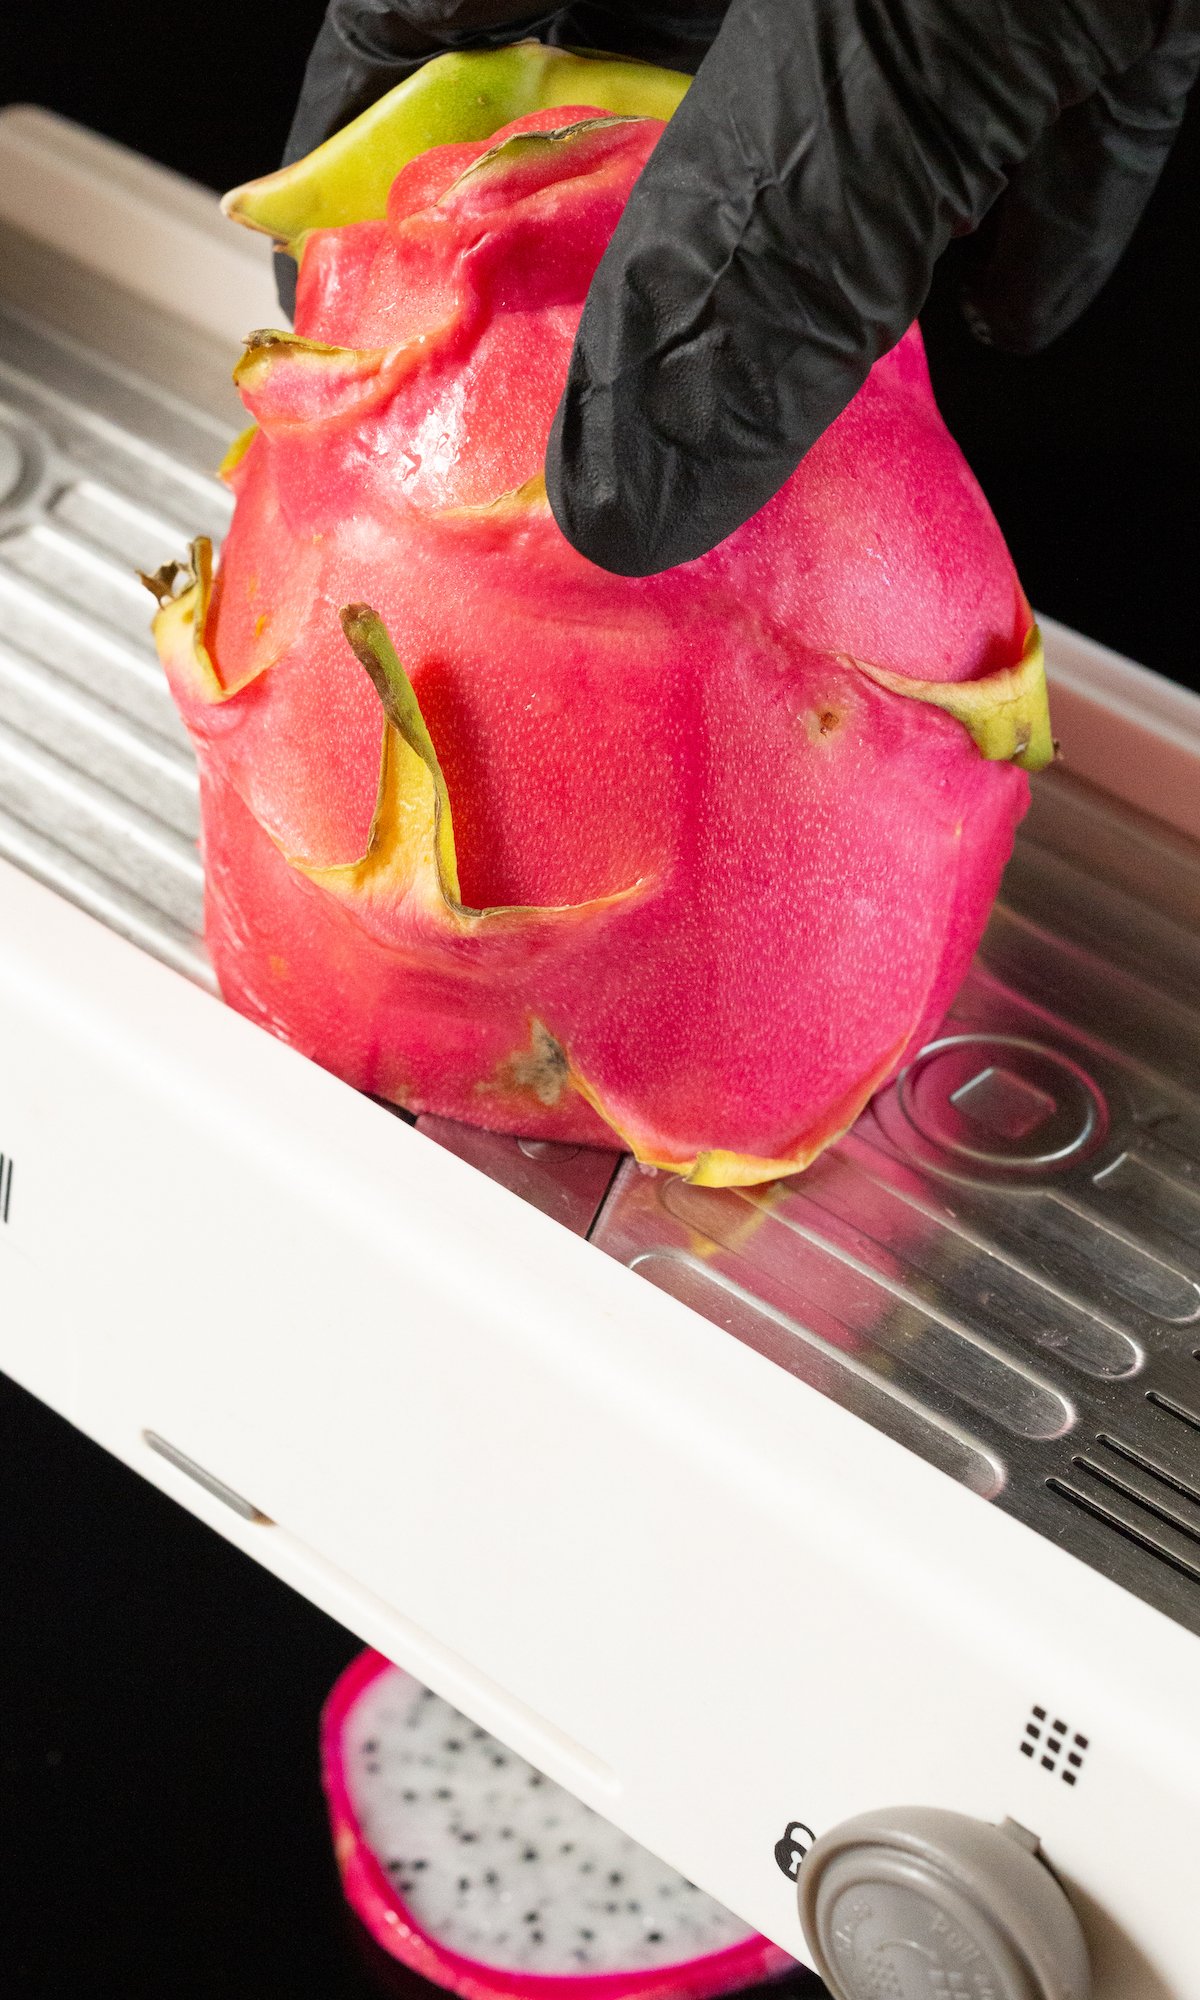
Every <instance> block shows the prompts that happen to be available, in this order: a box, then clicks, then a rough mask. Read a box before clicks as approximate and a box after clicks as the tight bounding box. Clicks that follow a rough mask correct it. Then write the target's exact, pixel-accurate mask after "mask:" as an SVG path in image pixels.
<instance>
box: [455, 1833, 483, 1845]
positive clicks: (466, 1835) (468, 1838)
mask: <svg viewBox="0 0 1200 2000" xmlns="http://www.w3.org/2000/svg"><path fill="white" fill-rule="evenodd" d="M458 1837H459V1839H460V1840H465V1841H467V1842H468V1843H469V1842H471V1841H472V1840H478V1838H479V1835H478V1834H477V1833H465V1832H464V1833H460V1834H459V1836H458Z"/></svg>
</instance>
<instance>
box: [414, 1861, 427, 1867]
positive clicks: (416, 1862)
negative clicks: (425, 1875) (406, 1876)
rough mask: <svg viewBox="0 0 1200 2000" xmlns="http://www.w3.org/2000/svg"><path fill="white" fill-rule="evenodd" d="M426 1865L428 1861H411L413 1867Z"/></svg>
mask: <svg viewBox="0 0 1200 2000" xmlns="http://www.w3.org/2000/svg"><path fill="white" fill-rule="evenodd" d="M428 1866H429V1863H428V1861H414V1862H413V1867H414V1868H428Z"/></svg>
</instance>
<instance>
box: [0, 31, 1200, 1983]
mask: <svg viewBox="0 0 1200 2000" xmlns="http://www.w3.org/2000/svg"><path fill="white" fill-rule="evenodd" d="M320 14H321V6H320V5H319V4H318V0H287V4H285V5H280V4H267V5H264V4H262V0H259V4H257V5H256V4H253V0H241V4H240V5H237V6H235V5H233V4H232V0H207V3H206V5H205V6H204V8H203V9H202V10H191V9H184V10H171V9H165V8H163V7H162V6H161V5H155V6H150V5H148V4H146V0H120V4H119V5H118V6H117V7H115V8H110V9H104V8H102V7H94V8H92V9H89V10H88V13H87V15H86V17H84V16H82V15H79V16H77V15H76V14H75V13H74V12H73V11H72V12H71V13H70V14H65V13H64V12H63V11H62V10H60V9H55V8H53V7H51V6H48V5H47V6H44V7H41V8H33V7H26V8H22V9H21V10H20V19H19V23H17V24H13V23H12V19H11V15H10V26H9V30H8V35H9V42H8V46H6V47H2V48H0V100H4V99H7V100H14V101H15V100H26V101H31V102H35V103H40V104H44V105H48V106H50V107H51V108H53V109H54V110H57V111H61V112H64V113H66V114H67V115H68V116H70V117H73V118H76V119H79V120H80V121H81V122H83V123H84V124H86V125H89V126H91V127H92V128H94V129H95V130H98V131H101V132H105V133H108V134H110V135H111V136H112V137H114V138H117V139H120V140H122V141H123V142H124V143H125V144H127V145H130V146H133V147H135V148H137V149H138V150H139V151H141V152H144V153H147V154H149V155H150V156H151V157H152V158H155V159H158V160H161V161H164V162H166V163H167V164H168V165H170V166H172V167H175V168H177V169H178V170H179V171H181V172H183V173H187V174H190V175H192V176H193V177H195V178H196V179H198V180H202V181H206V182H208V183H209V184H211V185H212V186H215V187H223V186H229V185H232V184H233V183H235V182H237V181H239V180H243V179H245V178H247V177H249V176H250V175H252V174H255V173H258V172H261V171H263V170H264V169H266V168H267V167H269V166H270V165H272V164H273V163H274V162H275V160H276V158H277V156H278V154H279V152H280V150H281V147H282V143H283V138H284V134H285V132H286V129H287V124H288V120H289V117H290V113H291V107H292V104H293V102H294V98H295V94H296V89H297V86H298V83H299V79H300V74H301V70H302V68H303V63H304V58H305V54H306V52H307V48H308V45H309V43H310V42H311V39H312V36H313V34H314V33H315V31H316V27H317V24H318V21H319V19H320ZM14 37H15V41H14ZM1198 168H1200V106H1197V107H1195V109H1194V110H1193V113H1192V115H1191V118H1190V120H1189V124H1188V127H1187V129H1186V131H1185V133H1184V136H1183V139H1182V140H1181V142H1180V144H1179V146H1178V147H1177V149H1176V153H1175V155H1174V156H1173V159H1172V161H1171V163H1170V166H1169V168H1168V172H1167V175H1166V177H1165V179H1164V182H1163V185H1162V187H1161V189H1160V191H1159V194H1158V195H1157V196H1156V198H1155V201H1154V203H1153V205H1152V207H1151V210H1150V212H1149V214H1148V215H1147V217H1146V219H1145V221H1144V223H1143V225H1142V228H1141V230H1140V231H1139V234H1138V237H1137V239H1136V241H1135V243H1134V245H1133V247H1132V249H1131V251H1130V253H1129V255H1128V256H1127V258H1126V260H1125V263H1124V265H1123V266H1122V268H1121V270H1120V272H1119V273H1118V275H1117V277H1116V278H1115V280H1114V281H1113V282H1112V283H1111V284H1110V286H1109V287H1108V289H1107V290H1106V292H1105V294H1104V295H1103V297H1102V298H1101V299H1100V300H1099V301H1098V302H1097V304H1096V305H1095V306H1094V307H1093V308H1092V310H1091V312H1090V313H1089V314H1088V315H1087V316H1086V318H1085V320H1084V321H1083V322H1082V323H1081V325H1080V326H1079V327H1078V328H1077V329H1076V330H1075V331H1073V332H1072V333H1071V334H1069V335H1068V336H1067V337H1066V338H1065V339H1064V340H1062V341H1061V342H1060V343H1059V344H1058V346H1057V347H1056V348H1054V349H1052V350H1051V351H1050V352H1049V353H1047V354H1046V355H1044V356H1040V357H1038V358H1036V359H1034V360H1030V361H1015V360H1009V359H1006V358H1005V357H1002V356H999V355H995V354H991V353H988V352H986V351H985V350H982V349H980V348H978V347H976V346H975V345H974V344H973V343H972V342H971V341H970V340H969V338H968V337H967V335H966V333H965V331H964V330H963V328H962V326H961V323H960V322H959V321H958V318H957V314H956V312H955V310H954V306H953V272H952V270H947V271H946V272H944V273H943V274H942V276H941V277H940V278H939V282H938V285H937V288H936V290H935V295H934V299H933V301H932V302H931V305H930V308H929V310H928V312H927V314H926V315H925V320H926V331H927V337H928V339H929V344H930V350H931V359H932V362H933V367H934V377H935V383H936V386H937V389H938V393H939V397H940V399H941V402H942V406H943V409H944V410H945V413H946V415H947V418H948V420H949V422H950V424H951V427H952V429H953V430H954V431H955V433H956V435H957V436H958V437H959V439H960V441H961V442H962V444H963V446H964V448H965V450H966V452H967V455H968V457H969V458H970V460H971V462H972V464H973V465H974V467H975V469H976V471H977V473H978V474H979V476H980V478H981V479H982V481H983V484H984V487H985V489H986V490H987V492H988V494H989V496H990V498H991V500H992V503H993V506H994V507H995V509H996V512H997V514H998V515H999V517H1000V520H1001V523H1002V525H1003V527H1004V529H1005V532H1006V534H1007V535H1008V538H1009V541H1010V543H1011V546H1012V548H1013V551H1014V554H1015V556H1016V559H1017V563H1018V566H1019V568H1020V570H1021V573H1022V576H1023V578H1024V581H1025V584H1026V587H1027V589H1028V591H1029V595H1030V597H1031V599H1032V600H1033V602H1034V603H1035V604H1036V605H1038V606H1039V608H1041V609H1042V610H1043V611H1046V612H1050V613H1052V614H1054V615H1055V616H1057V617H1060V618H1063V619H1065V620H1066V621H1067V622H1068V623H1071V624H1075V625H1078V626H1079V627H1080V628H1081V629H1082V630H1084V631H1087V632H1090V633H1092V634H1093V635H1095V636H1096V637H1098V638H1101V639H1103V640H1105V641H1106V642H1107V643H1108V644H1110V645H1113V646H1115V647H1117V648H1119V649H1121V650H1123V651H1126V652H1128V653H1130V654H1131V655H1133V657H1135V658H1137V659H1140V660H1142V661H1144V662H1145V663H1146V664H1148V665H1150V666H1154V667H1157V668H1159V669H1160V670H1161V671H1162V672H1164V673H1168V674H1171V675H1173V676H1174V677H1175V678H1177V679H1179V680H1183V681H1185V682H1188V683H1189V684H1191V685H1197V665H1196V614H1195V609H1194V602H1193V600H1194V595H1195V581H1196V573H1197V552H1196V541H1197V533H1196V530H1197V505H1196V500H1197V465H1198V461H1200V449H1198V447H1200V399H1198V395H1197V368H1196V359H1195V354H1194V347H1195V314H1194V309H1193V302H1192V298H1191V291H1190V284H1191V267H1192V264H1193V262H1194V259H1195V254H1196V241H1197V231H1196V212H1197V202H1196V192H1197V187H1198V183H1200V174H1198ZM163 1338H164V1339H169V1338H170V1325H169V1319H168V1320H167V1321H166V1322H165V1323H164V1326H163ZM402 1449H403V1436H402V1435H398V1437H397V1450H402ZM355 1650H356V1642H355V1641H354V1640H353V1639H352V1638H351V1637H350V1636H349V1634H347V1633H346V1632H344V1631H342V1630H341V1629H340V1628H339V1627H337V1626H336V1625H334V1624H333V1623H331V1622H330V1621H329V1620H328V1619H326V1618H324V1617H322V1615H321V1614H320V1613H319V1612H317V1611H315V1610H314V1609H313V1608H312V1607H311V1606H309V1605H307V1604H305V1603H304V1602H302V1601H301V1600H300V1599H298V1598H296V1597H294V1596H292V1594H291V1593H290V1592H288V1591H287V1590H285V1589H284V1588H283V1586H282V1585H279V1584H277V1583H275V1582H274V1581H273V1580H272V1579H271V1578H269V1577H268V1576H267V1575H266V1574H265V1573H264V1572H262V1571H260V1570H258V1569H257V1567H256V1566H254V1565H252V1564H251V1563H250V1562H249V1561H248V1560H246V1559H245V1558H243V1557H242V1556H240V1555H238V1554H237V1553H235V1552H234V1551H233V1550H231V1549H230V1548H229V1547H228V1546H227V1545H226V1544H225V1543H223V1542H221V1541H219V1540H218V1539H217V1537H215V1536H214V1535H211V1534H210V1533H209V1532H208V1531H207V1530H205V1529H203V1528H202V1527H200V1526H199V1524H197V1523H196V1522H194V1521H193V1520H192V1519H191V1517H190V1516H188V1515H187V1514H185V1513H183V1512H182V1511H181V1510H180V1509H178V1508H176V1507H174V1506H173V1505H172V1504H171V1503H170V1502H169V1501H167V1500H165V1499H163V1498H162V1497H161V1496H160V1495H159V1494H157V1493H156V1492H155V1491H154V1490H153V1489H152V1488H150V1487H148V1486H146V1485H145V1484H144V1483H143V1482H141V1481H140V1480H138V1479H136V1478H135V1477H134V1476H133V1475H132V1474H131V1473H128V1472H126V1471H125V1470H124V1469H123V1468H122V1467H121V1466H119V1465H117V1464H116V1463H115V1461H113V1460H111V1459H110V1458H108V1457H107V1456H106V1454H104V1453H103V1452H101V1451H100V1450H98V1449H97V1448H96V1447H95V1446H93V1445H91V1444H89V1443H88V1442H87V1441H86V1440H84V1439H82V1438H81V1437H79V1436H78V1434H76V1433H75V1432H73V1431H71V1430H69V1429H68V1427H67V1426H66V1425H64V1424H63V1423H61V1422H60V1421H59V1420H58V1419H57V1418H55V1417H53V1416H51V1415H50V1414H49V1413H48V1412H47V1411H46V1410H44V1409H43V1408H42V1407H41V1406H40V1405H39V1404H37V1403H36V1402H34V1401H33V1400H32V1399H31V1398H29V1397H28V1396H26V1395H24V1394H23V1393H22V1392H21V1391H19V1390H17V1389H15V1388H13V1387H11V1385H8V1384H6V1383H4V1381H3V1378H0V1787H2V1790H0V1896H2V1898H3V1901H4V1919H3V1924H2V1925H0V1986H2V1987H3V1989H4V1991H5V1992H6V1993H7V1992H11V1993H14V1994H15V1995H19V1996H21V2000H24V1997H25V1996H32V1995H37V1996H39V2000H84V1996H92V1995H94V1996H99V2000H107V1996H109V1995H111V1996H113V2000H117V1996H120V2000H143V1996H145V2000H150V1996H154V2000H167V1996H171V2000H193V1996H195V2000H200V1996H205V1997H206V2000H207V1996H216V1995H226V1994H228V1995H230V1996H236V2000H242V1996H245V2000H318V1996H319V2000H358V1996H360V1995H372V1994H386V1993H388V1992H391V1993H393V1994H395V1993H398V1992H407V1993H408V1994H409V1995H412V1996H415V1995H416V1994H417V1993H418V1991H419V1990H420V1982H416V1981H411V1980H406V1979H405V1978H404V1977H403V1976H400V1977H399V1978H396V1977H393V1975H392V1973H391V1968H390V1966H388V1965H387V1963H386V1962H385V1961H383V1960H382V1958H381V1957H380V1956H379V1955H377V1954H375V1953H374V1952H373V1950H371V1949H370V1948H369V1947H368V1946H367V1944H366V1942H365V1941H364V1940H363V1939H362V1938H361V1936H360V1935H359V1934H358V1932H357V1930H356V1927H354V1926H353V1925H352V1924H351V1923H350V1922H349V1921H348V1920H347V1919H346V1918H345V1917H344V1915H343V1912H342V1907H341V1904H340V1898H339V1895H338V1891H337V1886H336V1881H335V1878H334V1873H333V1868H332V1864H331V1861H330V1859H329V1854H328V1844H327V1840H326V1835H325V1829H324V1821H323V1813H322V1808H321V1803H320V1798H319V1793H318V1789H317V1784H316V1776H315V1725H316V1716H317V1711H318V1709H319V1706H320V1703H321V1701H322V1699H323V1697H324V1695H325V1693H326V1691H327V1690H328V1687H329V1685H330V1683H331V1682H332V1680H333V1679H334V1677H335V1675H336V1674H337V1672H338V1670H339V1668H340V1667H341V1666H342V1665H343V1664H344V1662H345V1661H346V1660H348V1659H349V1658H350V1657H351V1655H352V1654H353V1652H354V1651H355ZM747 1695H748V1698H751V1697H752V1691H751V1690H748V1691H747ZM811 1990H812V1989H810V1991H811Z"/></svg>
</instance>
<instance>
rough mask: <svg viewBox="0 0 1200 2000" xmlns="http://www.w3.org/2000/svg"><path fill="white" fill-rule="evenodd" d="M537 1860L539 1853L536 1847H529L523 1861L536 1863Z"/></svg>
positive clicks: (522, 1857) (523, 1855)
mask: <svg viewBox="0 0 1200 2000" xmlns="http://www.w3.org/2000/svg"><path fill="white" fill-rule="evenodd" d="M537 1858H538V1851H537V1848H536V1847H527V1848H526V1849H525V1852H524V1854H522V1856H521V1859H522V1861H536V1860H537Z"/></svg>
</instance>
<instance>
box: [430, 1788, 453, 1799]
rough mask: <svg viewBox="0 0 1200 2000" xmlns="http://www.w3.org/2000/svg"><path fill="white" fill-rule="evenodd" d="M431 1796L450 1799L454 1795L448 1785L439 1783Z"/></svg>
mask: <svg viewBox="0 0 1200 2000" xmlns="http://www.w3.org/2000/svg"><path fill="white" fill-rule="evenodd" d="M433 1796H434V1798H435V1799H452V1798H453V1797H454V1793H453V1792H452V1791H451V1790H450V1788H449V1786H448V1785H441V1786H439V1788H438V1790H437V1791H436V1792H435V1793H434V1795H433Z"/></svg>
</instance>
